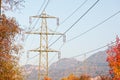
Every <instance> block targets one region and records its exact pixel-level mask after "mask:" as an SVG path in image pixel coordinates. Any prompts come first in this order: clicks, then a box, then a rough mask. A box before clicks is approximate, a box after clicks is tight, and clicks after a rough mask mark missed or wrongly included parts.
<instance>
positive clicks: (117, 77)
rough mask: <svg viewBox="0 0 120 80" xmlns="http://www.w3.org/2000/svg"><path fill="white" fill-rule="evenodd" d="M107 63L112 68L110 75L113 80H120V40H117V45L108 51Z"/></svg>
mask: <svg viewBox="0 0 120 80" xmlns="http://www.w3.org/2000/svg"><path fill="white" fill-rule="evenodd" d="M107 54H108V57H107V61H108V63H109V66H110V68H111V70H110V74H111V75H112V77H113V80H120V39H119V38H118V37H117V38H116V44H115V45H114V46H112V47H111V48H110V49H108V51H107Z"/></svg>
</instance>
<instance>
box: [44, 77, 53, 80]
mask: <svg viewBox="0 0 120 80" xmlns="http://www.w3.org/2000/svg"><path fill="white" fill-rule="evenodd" d="M44 80H52V79H51V78H49V77H44Z"/></svg>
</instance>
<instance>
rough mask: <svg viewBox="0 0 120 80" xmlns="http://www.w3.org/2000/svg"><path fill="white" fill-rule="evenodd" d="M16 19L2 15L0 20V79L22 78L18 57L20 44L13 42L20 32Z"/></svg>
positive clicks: (16, 79)
mask: <svg viewBox="0 0 120 80" xmlns="http://www.w3.org/2000/svg"><path fill="white" fill-rule="evenodd" d="M20 31H21V30H20V28H18V24H17V23H16V21H15V20H14V19H13V18H12V19H10V18H9V19H7V18H6V16H5V15H2V21H1V22H0V80H23V78H22V75H21V72H20V69H19V66H18V57H17V55H18V54H19V50H20V49H21V46H17V45H16V44H15V37H16V35H17V34H19V33H20Z"/></svg>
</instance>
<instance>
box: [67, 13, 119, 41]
mask: <svg viewBox="0 0 120 80" xmlns="http://www.w3.org/2000/svg"><path fill="white" fill-rule="evenodd" d="M119 13H120V11H118V12H116V13H115V14H113V15H112V16H110V17H108V18H106V19H105V20H103V21H102V22H100V23H99V24H97V25H95V26H94V27H92V28H90V29H88V30H87V31H85V32H83V33H81V34H80V35H78V36H76V37H73V38H72V39H69V40H68V42H70V41H72V40H75V39H77V38H79V37H80V36H82V35H84V34H86V33H88V32H89V31H91V30H93V29H95V28H97V27H99V26H100V25H102V24H103V23H105V22H106V21H108V20H109V19H111V18H113V17H114V16H116V15H117V14H119Z"/></svg>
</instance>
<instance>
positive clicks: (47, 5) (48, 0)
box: [43, 0, 50, 11]
mask: <svg viewBox="0 0 120 80" xmlns="http://www.w3.org/2000/svg"><path fill="white" fill-rule="evenodd" d="M49 2H50V0H48V1H47V4H46V5H45V7H44V8H43V11H45V9H46V8H47V6H48V4H49Z"/></svg>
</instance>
